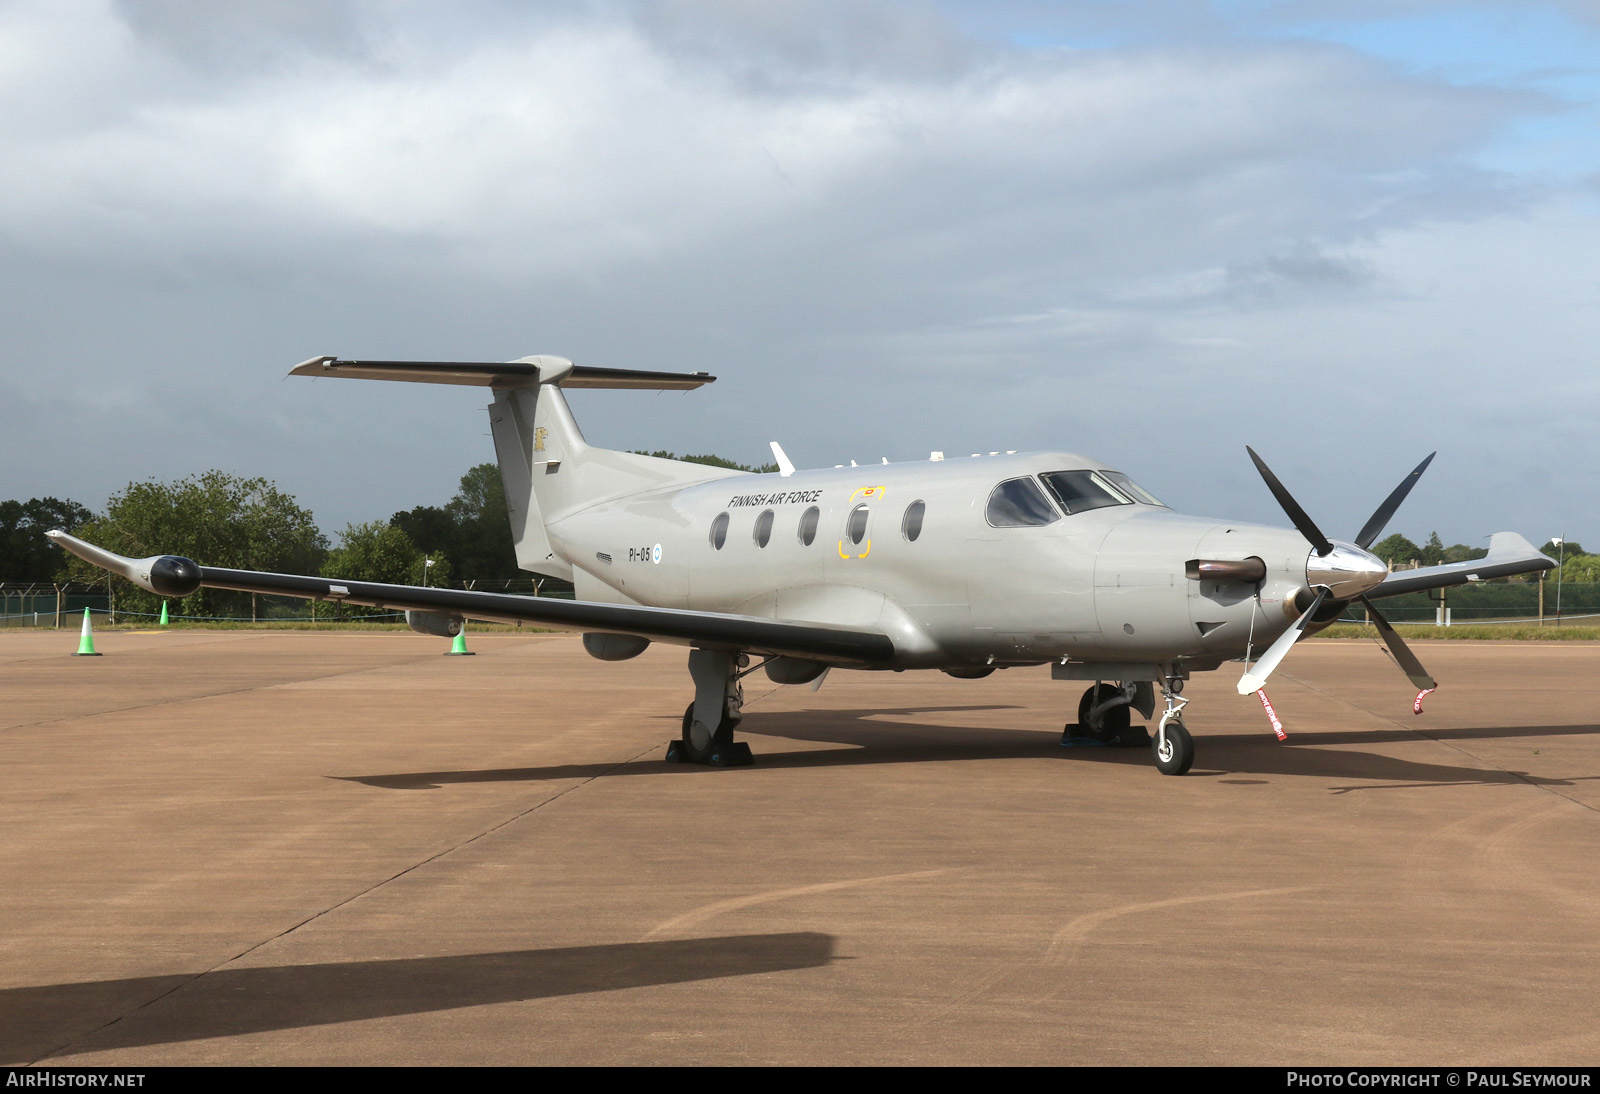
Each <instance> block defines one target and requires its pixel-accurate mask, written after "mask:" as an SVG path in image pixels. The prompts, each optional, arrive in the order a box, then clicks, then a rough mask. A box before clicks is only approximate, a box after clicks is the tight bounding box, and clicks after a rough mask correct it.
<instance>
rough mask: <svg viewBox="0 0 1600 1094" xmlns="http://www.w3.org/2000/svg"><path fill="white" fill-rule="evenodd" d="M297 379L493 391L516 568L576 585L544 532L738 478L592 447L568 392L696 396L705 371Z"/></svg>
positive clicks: (495, 369)
mask: <svg viewBox="0 0 1600 1094" xmlns="http://www.w3.org/2000/svg"><path fill="white" fill-rule="evenodd" d="M289 375H291V376H312V377H318V376H341V377H345V378H347V379H358V380H404V381H408V382H411V383H422V384H460V385H466V386H471V387H487V388H489V389H491V390H492V391H493V392H494V402H493V403H491V404H489V422H490V426H491V428H492V429H493V431H494V447H495V455H496V457H497V458H498V460H499V464H500V478H501V481H502V482H503V483H504V485H505V492H506V509H507V511H508V512H509V513H510V515H511V538H512V540H513V542H514V543H515V545H516V553H517V565H518V566H519V567H521V568H522V569H524V570H531V571H533V572H535V573H541V574H548V575H550V576H552V577H560V578H566V579H568V580H571V579H572V576H573V573H572V564H571V562H569V561H568V560H567V559H566V558H564V557H562V554H561V552H560V551H559V550H557V545H556V544H553V543H552V542H551V539H550V536H549V534H548V532H547V530H546V529H547V526H549V525H551V524H554V523H556V522H558V521H559V520H561V518H562V517H564V516H567V515H569V514H571V513H574V512H576V511H578V510H579V509H584V508H587V507H588V506H591V505H594V504H597V503H599V502H603V501H606V500H608V499H610V498H614V497H618V496H620V495H623V494H631V493H636V492H639V491H642V490H648V489H650V488H651V487H653V486H671V485H675V484H688V483H693V482H703V481H706V480H708V479H712V478H718V477H723V476H726V475H729V474H732V473H733V472H729V471H726V470H723V469H720V468H709V467H704V466H701V465H699V464H690V463H680V462H678V461H676V460H663V459H657V458H655V457H652V456H641V455H637V454H636V453H632V452H620V451H616V450H614V449H608V448H596V447H594V446H592V445H590V444H589V443H588V442H587V441H585V440H584V439H583V432H582V431H581V430H580V429H579V428H578V423H577V422H576V421H575V420H574V419H573V417H572V410H571V408H570V407H568V405H567V400H566V397H565V396H564V395H563V394H562V392H561V389H562V388H634V389H644V390H655V391H692V390H693V389H695V388H698V387H701V386H703V385H705V384H709V383H712V382H713V381H715V380H716V377H715V376H710V375H707V374H706V373H704V372H651V371H643V370H636V369H620V368H592V367H586V366H583V365H574V364H573V363H572V362H571V361H569V360H567V359H566V358H565V357H552V356H535V357H523V358H521V359H519V360H516V361H504V362H482V361H343V360H340V359H338V358H336V357H313V358H312V359H311V360H309V361H306V362H303V363H302V364H299V365H296V366H295V367H294V368H293V369H291V370H290V373H289Z"/></svg>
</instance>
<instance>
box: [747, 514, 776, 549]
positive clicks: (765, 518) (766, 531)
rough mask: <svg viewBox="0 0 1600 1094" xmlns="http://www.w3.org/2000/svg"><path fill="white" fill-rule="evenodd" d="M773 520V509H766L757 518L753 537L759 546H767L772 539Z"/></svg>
mask: <svg viewBox="0 0 1600 1094" xmlns="http://www.w3.org/2000/svg"><path fill="white" fill-rule="evenodd" d="M772 521H773V513H772V510H771V509H768V510H766V511H765V512H764V513H762V514H761V515H760V516H759V517H757V518H756V530H755V533H754V534H753V535H752V537H751V538H752V539H754V540H755V541H756V546H757V547H765V546H766V545H767V543H768V542H769V541H770V540H771V539H772Z"/></svg>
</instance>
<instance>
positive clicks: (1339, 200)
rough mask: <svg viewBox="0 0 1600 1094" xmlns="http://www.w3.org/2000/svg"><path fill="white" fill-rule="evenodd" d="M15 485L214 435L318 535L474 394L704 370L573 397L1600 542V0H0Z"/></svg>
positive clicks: (680, 427)
mask: <svg viewBox="0 0 1600 1094" xmlns="http://www.w3.org/2000/svg"><path fill="white" fill-rule="evenodd" d="M0 101H3V102H4V103H5V109H4V110H0V290H3V291H0V498H18V499H26V498H28V497H33V496H55V497H59V498H71V499H73V500H76V501H78V502H81V503H83V504H85V505H88V506H89V507H91V508H94V509H99V508H101V507H103V506H104V504H105V502H106V500H107V498H108V497H109V496H110V495H111V494H112V493H114V492H115V491H118V490H120V489H122V488H123V487H125V486H126V485H127V484H128V483H129V482H133V481H144V480H149V479H159V480H172V479H177V478H181V477H183V476H186V475H189V474H193V473H198V472H200V471H204V470H206V469H209V468H220V469H223V470H226V471H231V472H234V473H237V474H240V475H245V476H252V477H254V476H261V477H264V478H267V479H271V480H273V481H274V482H276V484H277V485H278V487H279V488H280V489H282V490H284V491H286V492H288V493H290V494H292V495H294V496H295V497H296V498H297V499H298V500H299V501H300V503H301V504H302V505H305V506H307V507H308V508H310V509H311V510H312V511H313V513H314V514H315V516H316V518H317V520H318V523H319V525H320V526H321V527H322V528H323V529H324V531H326V532H328V533H329V534H330V535H332V534H334V533H336V532H338V531H339V530H340V529H342V528H344V527H345V526H346V525H347V524H349V523H352V522H360V521H366V520H374V519H386V518H387V517H388V516H389V515H390V514H391V513H393V512H395V511H397V510H402V509H410V508H412V507H413V506H417V505H439V504H443V503H444V502H446V501H447V500H448V499H449V498H450V497H451V496H452V495H453V494H454V492H455V490H456V486H457V483H458V480H459V478H460V476H461V474H462V473H463V472H464V471H465V470H466V469H467V468H469V467H471V466H473V465H475V464H478V463H482V462H486V461H488V460H492V459H493V445H492V442H491V440H490V438H489V435H488V422H487V417H486V415H485V414H484V411H483V407H484V404H485V403H486V402H487V400H486V398H485V397H484V396H485V393H484V392H482V391H480V390H478V389H473V388H452V387H437V386H423V385H411V384H382V383H366V382H356V381H338V380H323V381H315V382H313V381H309V380H303V379H299V378H295V379H285V378H284V374H285V373H286V372H287V371H288V370H289V369H290V368H291V367H293V366H294V365H295V364H296V363H298V362H299V361H302V360H305V359H307V358H310V357H314V356H318V355H322V354H330V355H337V356H340V357H346V358H369V359H386V358H400V359H448V360H507V359H511V358H515V357H520V356H523V355H526V354H533V353H551V354H558V355H561V356H565V357H570V358H572V359H573V360H575V361H577V362H579V363H581V364H588V365H602V366H609V367H620V368H647V369H668V370H685V371H688V370H704V371H708V372H711V373H713V374H715V375H716V376H717V377H718V380H717V382H716V383H715V384H713V385H711V386H709V387H707V388H704V389H702V390H700V391H698V392H692V393H655V392H637V393H636V392H574V393H573V394H572V396H571V400H572V403H573V407H574V411H575V412H576V414H577V416H578V420H579V422H580V424H581V425H582V427H583V429H584V431H585V433H586V434H587V436H588V438H589V440H590V441H591V442H593V443H596V444H601V445H606V446H608V447H617V448H633V449H646V450H654V449H667V450H672V451H677V452H680V453H688V452H696V453H698V452H715V453H718V454H721V455H724V456H728V457H731V458H734V459H737V460H741V461H746V462H752V463H755V462H763V461H765V460H766V459H767V458H768V450H767V442H768V441H769V440H773V439H776V440H779V441H780V442H781V443H782V444H783V446H784V448H785V449H786V450H787V452H788V454H789V455H790V457H791V458H792V459H793V460H794V461H795V462H796V463H797V464H798V465H800V466H802V467H806V466H811V467H815V466H833V465H835V464H839V463H848V462H849V461H850V460H851V459H856V460H860V461H862V462H868V461H872V462H876V461H877V460H878V459H879V458H880V457H885V456H886V457H888V458H889V459H890V460H892V461H897V462H898V461H902V460H918V459H926V458H927V456H928V454H929V452H930V451H932V450H935V449H937V450H942V451H945V452H947V453H948V454H950V455H951V456H956V455H965V454H966V453H969V452H988V451H993V450H1005V449H1015V450H1023V451H1027V450H1037V449H1047V450H1065V451H1070V452H1078V453H1084V454H1087V455H1090V456H1092V457H1093V458H1094V459H1095V460H1096V461H1097V462H1100V463H1101V464H1102V465H1105V466H1111V467H1115V468H1118V469H1121V470H1123V471H1126V472H1128V473H1129V474H1131V475H1133V476H1134V478H1136V479H1137V480H1139V481H1140V482H1141V483H1143V484H1144V485H1145V486H1146V487H1147V488H1148V489H1149V490H1151V491H1152V492H1154V493H1155V494H1156V495H1158V496H1160V497H1162V498H1163V499H1164V500H1166V501H1167V502H1168V503H1169V504H1170V505H1172V506H1173V507H1174V508H1176V509H1178V510H1180V511H1184V512H1191V513H1199V514H1206V515H1213V516H1219V517H1226V518H1232V519H1238V520H1258V521H1265V522H1269V523H1274V524H1280V525H1281V524H1286V523H1287V521H1286V520H1285V519H1284V517H1283V516H1282V514H1281V513H1280V512H1279V510H1278V508H1277V505H1276V503H1275V502H1274V501H1273V499H1272V497H1271V495H1270V494H1269V493H1268V492H1267V490H1266V487H1265V486H1264V485H1263V484H1262V482H1261V480H1260V478H1259V477H1258V476H1257V474H1256V472H1255V470H1254V468H1253V467H1252V466H1251V464H1250V462H1249V460H1248V457H1247V456H1246V454H1245V445H1246V444H1249V445H1252V446H1253V447H1254V448H1255V449H1256V450H1257V451H1258V452H1260V453H1261V455H1262V456H1263V458H1264V459H1265V460H1266V461H1267V462H1268V463H1269V464H1270V465H1271V466H1272V468H1273V469H1274V470H1275V471H1276V472H1277V474H1278V476H1279V477H1280V478H1281V479H1282V480H1283V481H1284V482H1285V484H1286V485H1287V486H1288V487H1289V489H1290V490H1291V491H1292V492H1293V493H1294V494H1295V495H1296V497H1297V498H1298V500H1299V501H1300V503H1301V504H1302V506H1304V508H1305V509H1306V510H1307V511H1308V512H1309V513H1310V514H1311V515H1312V517H1313V519H1315V520H1316V521H1317V523H1318V524H1319V525H1321V526H1322V528H1323V530H1324V531H1325V532H1327V533H1328V534H1330V535H1332V536H1335V537H1349V536H1353V535H1354V534H1355V532H1356V531H1357V529H1359V528H1360V527H1361V525H1362V523H1363V522H1364V521H1365V520H1366V518H1367V516H1368V515H1369V514H1370V513H1371V511H1372V510H1373V509H1375V508H1376V507H1377V505H1378V504H1379V503H1380V502H1381V501H1382V500H1383V498H1384V497H1385V496H1386V495H1387V494H1388V493H1389V491H1390V490H1391V489H1392V488H1393V487H1394V486H1395V485H1396V484H1397V483H1398V482H1399V481H1400V480H1401V479H1402V478H1403V477H1404V476H1405V475H1406V474H1407V472H1409V471H1410V470H1411V468H1412V467H1414V466H1415V465H1416V464H1417V462H1418V461H1419V460H1420V459H1421V458H1422V457H1423V456H1425V455H1427V454H1428V453H1429V452H1431V451H1434V450H1435V449H1437V450H1438V452H1439V456H1438V458H1437V459H1436V460H1435V461H1434V463H1433V465H1432V467H1431V468H1430V469H1429V470H1428V472H1427V474H1426V475H1425V476H1424V477H1423V479H1422V481H1421V483H1420V484H1419V486H1418V487H1417V489H1416V490H1415V491H1414V493H1413V494H1412V495H1411V498H1410V499H1409V500H1408V501H1407V503H1406V505H1405V506H1404V507H1403V508H1402V509H1401V511H1400V513H1399V514H1398V515H1397V517H1396V518H1395V520H1394V521H1393V523H1392V525H1391V528H1390V530H1391V531H1400V532H1404V533H1405V534H1407V535H1409V536H1411V537H1412V538H1413V539H1416V540H1418V542H1421V540H1422V538H1423V537H1425V536H1427V535H1428V533H1429V532H1432V531H1437V532H1438V533H1439V534H1440V536H1441V537H1442V538H1443V540H1444V542H1445V543H1447V544H1449V543H1457V542H1461V543H1467V544H1472V545H1482V544H1484V543H1485V542H1486V539H1485V537H1487V536H1488V535H1489V534H1490V533H1492V532H1496V531H1500V530H1503V529H1511V530H1515V531H1519V532H1522V533H1523V534H1525V535H1526V536H1528V538H1529V539H1531V540H1532V541H1533V542H1534V543H1535V544H1538V543H1542V542H1544V541H1545V540H1546V539H1548V538H1549V537H1551V536H1559V535H1564V536H1565V537H1566V538H1567V539H1569V540H1575V541H1579V542H1587V543H1600V505H1597V504H1596V502H1597V500H1600V499H1597V490H1596V487H1595V485H1594V483H1595V468H1596V467H1600V440H1597V430H1596V422H1597V420H1600V369H1597V368H1596V367H1595V365H1596V357H1597V352H1600V260H1597V257H1596V256H1600V4H1597V3H1595V2H1594V0H1567V2H1558V0H1548V2H1540V0H1521V2H1517V3H1509V2H1501V3H1488V2H1484V3H1471V2H1465V0H1382V2H1379V0H1370V2H1369V0H1341V2H1338V3H1333V2H1324V0H1127V2H1114V0H1057V2H1050V3H1044V2H1031V3H1030V2H1026V0H997V2H989V3H962V2H954V0H950V2H943V3H939V2H931V0H929V2H912V0H902V2H890V0H840V2H834V0H761V2H759V3H758V2H755V0H747V2H736V0H701V2H688V0H659V2H644V0H640V2H629V0H605V2H594V3H581V2H578V3H561V4H547V5H536V4H535V5H530V4H522V3H511V2H494V0H465V2H457V3H452V4H449V5H443V4H425V3H417V2H406V0H383V2H379V0H354V2H340V0H305V2H301V0H285V2H282V3H273V4H261V3H254V2H251V3H243V2H239V3H222V2H219V3H212V4H207V5H192V4H187V3H180V2H178V0H143V2H140V0H123V2H114V0H0Z"/></svg>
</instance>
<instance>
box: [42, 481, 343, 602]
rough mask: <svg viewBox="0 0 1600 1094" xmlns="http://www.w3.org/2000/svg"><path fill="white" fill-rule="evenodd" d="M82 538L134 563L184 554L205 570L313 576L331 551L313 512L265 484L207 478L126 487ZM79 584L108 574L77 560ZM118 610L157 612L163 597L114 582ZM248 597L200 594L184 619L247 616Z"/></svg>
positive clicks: (212, 592)
mask: <svg viewBox="0 0 1600 1094" xmlns="http://www.w3.org/2000/svg"><path fill="white" fill-rule="evenodd" d="M81 533H82V536H83V538H84V539H87V540H89V541H90V542H92V543H96V544H99V545H100V546H102V547H105V548H107V549H108V550H112V551H116V552H117V553H118V554H123V555H129V556H131V557H133V558H143V557H145V556H147V555H157V554H163V555H165V554H171V555H184V556H186V557H188V558H192V559H194V560H195V561H196V562H198V563H200V564H201V565H202V566H219V567H226V568H228V569H236V570H274V571H281V572H286V573H300V574H304V573H314V572H315V571H316V569H317V566H318V564H319V563H320V562H321V561H322V556H323V553H324V551H325V550H326V548H327V541H326V540H324V539H323V538H322V533H321V532H319V531H317V526H316V523H315V522H314V521H313V520H312V518H311V513H310V511H309V510H306V509H302V508H301V507H300V506H299V505H298V504H296V503H295V500H294V498H293V497H291V496H289V495H288V494H285V493H283V492H282V491H281V490H279V489H278V488H277V486H275V485H274V484H273V483H271V482H269V481H267V480H266V479H259V478H257V479H246V478H241V477H240V476H238V475H231V474H228V473H227V472H225V471H207V472H205V473H204V474H201V475H191V476H190V477H188V478H186V479H181V480H179V481H178V482H173V483H163V482H154V481H152V482H136V483H129V484H128V486H127V488H126V489H124V490H123V491H122V492H121V493H118V494H113V495H112V497H111V500H110V501H109V502H108V503H107V505H106V513H105V516H103V517H100V518H97V519H95V520H91V521H88V522H86V523H85V524H84V525H82V526H81ZM69 571H70V573H71V574H72V577H73V579H74V580H77V581H84V582H94V583H97V582H102V581H104V580H105V579H106V574H105V572H104V571H102V570H100V569H98V568H96V567H92V566H90V565H89V564H88V563H85V562H83V561H82V560H80V559H72V560H71V562H70V563H69ZM116 582H117V583H118V585H117V588H116V597H117V606H118V608H119V609H121V608H123V607H124V606H125V607H126V608H127V610H129V611H144V612H154V611H158V610H159V608H158V607H157V604H158V601H159V599H160V598H159V597H157V596H155V595H154V594H153V593H146V592H144V591H143V590H142V589H138V588H137V587H136V586H133V585H131V584H129V583H126V582H123V581H122V579H121V578H117V579H116ZM250 604H251V601H250V594H249V593H237V592H230V591H227V590H222V589H201V590H200V591H199V592H197V593H195V594H194V595H193V596H189V597H185V598H184V600H183V602H182V605H181V607H180V609H179V610H180V612H181V613H182V614H186V615H248V614H250Z"/></svg>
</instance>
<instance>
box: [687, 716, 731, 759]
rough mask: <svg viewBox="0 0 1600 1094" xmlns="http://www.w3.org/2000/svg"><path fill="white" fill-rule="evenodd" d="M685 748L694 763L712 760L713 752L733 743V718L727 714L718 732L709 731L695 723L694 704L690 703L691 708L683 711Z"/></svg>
mask: <svg viewBox="0 0 1600 1094" xmlns="http://www.w3.org/2000/svg"><path fill="white" fill-rule="evenodd" d="M681 739H682V741H683V750H684V752H685V753H687V755H686V757H685V758H686V759H687V760H688V761H689V762H690V763H692V764H704V763H710V762H711V754H712V753H713V752H716V751H717V750H718V749H719V748H722V749H725V748H727V746H728V745H730V744H732V743H733V719H731V718H729V717H728V716H727V715H726V714H724V715H723V716H722V721H721V722H720V723H718V725H717V728H716V732H714V733H707V732H706V731H705V728H704V727H700V728H698V729H697V728H696V727H695V724H694V704H693V703H690V704H689V709H688V710H685V711H684V712H683V734H682V737H681Z"/></svg>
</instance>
